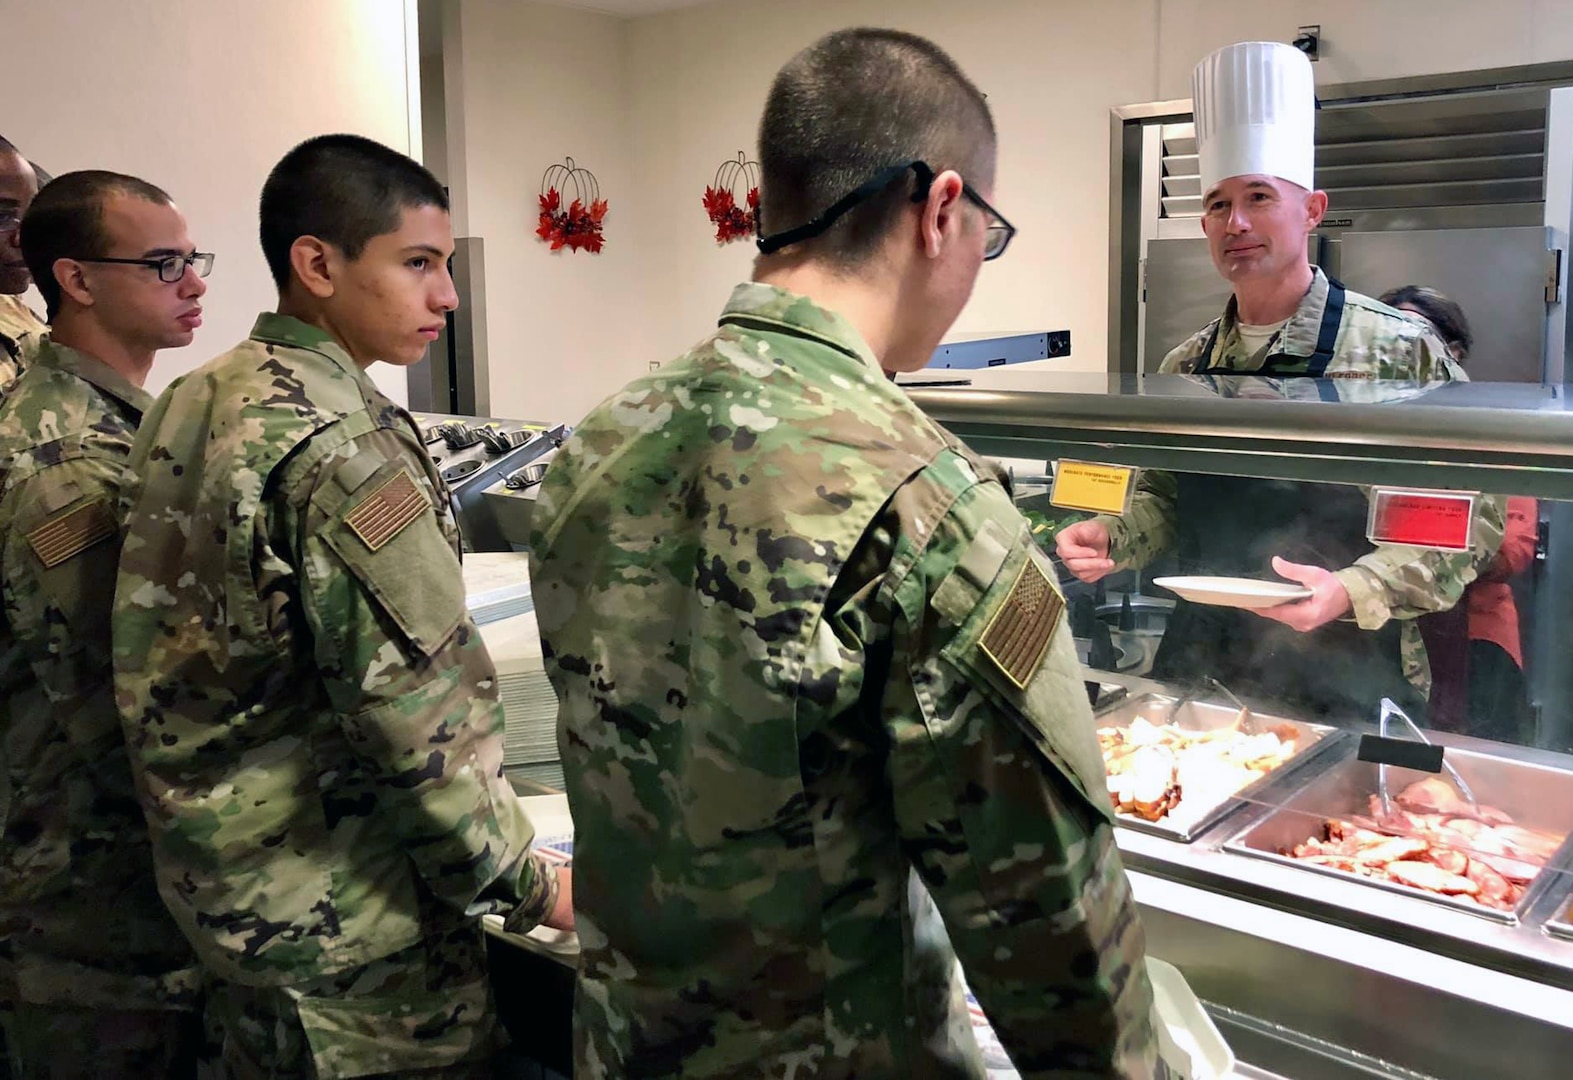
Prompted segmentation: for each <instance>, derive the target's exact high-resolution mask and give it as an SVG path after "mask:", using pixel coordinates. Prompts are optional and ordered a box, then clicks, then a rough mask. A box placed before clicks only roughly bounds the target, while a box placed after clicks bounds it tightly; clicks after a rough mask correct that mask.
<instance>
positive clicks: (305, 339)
mask: <svg viewBox="0 0 1573 1080" xmlns="http://www.w3.org/2000/svg"><path fill="white" fill-rule="evenodd" d="M251 340H253V341H260V342H262V343H263V344H265V345H283V346H285V347H286V348H291V349H310V350H311V351H312V352H314V353H318V354H320V355H322V356H325V357H327V358H328V359H329V360H332V361H333V362H334V363H335V364H337V365H339V367H341V368H343V369H344V370H345V372H346V373H348V374H350V375H353V376H354V377H355V378H356V380H357V381H361V382H367V381H369V380H370V376H369V375H367V374H366V372H365V370H364V369H363V368H362V367H361V366H360V365H359V364H357V363H356V362H355V361H354V359H353V358H351V356H350V354H349V351H348V350H347V349H345V348H344V346H343V345H341V344H339V342H338V339H336V338H335V337H334V336H333V335H332V334H330V333H328V332H327V331H326V330H323V329H322V328H320V327H316V326H312V325H311V324H310V323H308V322H302V321H301V320H300V319H297V318H295V317H294V316H293V315H280V314H278V313H277V312H273V311H264V312H263V313H262V314H261V315H258V316H257V321H256V322H255V323H254V324H253V325H252V327H251Z"/></svg>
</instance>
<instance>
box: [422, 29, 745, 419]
mask: <svg viewBox="0 0 1573 1080" xmlns="http://www.w3.org/2000/svg"><path fill="white" fill-rule="evenodd" d="M456 10H457V13H458V15H459V21H458V38H459V46H458V48H459V52H460V54H461V55H460V57H459V64H458V65H457V67H458V90H459V93H458V94H456V93H455V83H454V78H453V68H452V67H449V73H450V74H449V79H448V108H447V137H448V166H449V172H450V177H451V182H452V183H453V184H454V185H455V187H456V188H457V186H458V185H460V184H461V183H462V185H463V188H464V191H463V194H462V196H461V195H459V194H458V193H457V191H456V194H455V206H454V211H455V225H456V227H457V228H458V229H459V230H460V231H461V232H462V233H463V234H465V235H471V236H479V237H481V238H482V239H483V240H484V242H485V252H486V308H487V310H486V327H487V353H488V363H489V365H490V371H491V411H492V414H493V415H494V416H504V417H518V418H525V419H540V420H562V419H566V420H570V421H577V420H578V419H579V417H581V416H582V415H583V414H584V413H586V412H588V411H589V410H590V408H591V407H592V406H594V405H595V404H596V403H597V402H598V401H600V399H601V398H602V397H604V396H605V395H606V394H608V393H610V392H611V391H613V390H615V389H616V388H617V387H618V386H620V385H622V384H623V383H624V382H627V381H628V380H629V379H630V378H631V377H632V376H633V375H634V374H636V373H637V372H638V371H641V370H644V365H643V364H642V363H641V362H640V357H642V356H643V355H644V353H645V345H644V342H643V338H644V335H643V334H642V332H641V330H642V327H643V325H644V296H645V293H646V291H647V289H648V287H649V286H648V282H646V281H645V280H644V279H643V277H642V276H641V273H640V271H641V270H642V269H643V268H645V267H648V266H649V261H648V258H647V253H646V252H642V251H641V247H640V244H641V240H640V238H639V232H638V230H637V229H636V228H635V217H634V210H633V203H634V200H633V198H632V194H631V193H632V192H633V190H634V188H635V186H636V185H635V183H634V177H635V175H636V174H635V170H634V168H633V153H632V151H631V143H630V138H629V131H628V124H627V117H628V110H629V105H630V99H631V97H632V96H634V84H633V83H632V82H630V81H629V79H628V71H627V66H626V64H625V63H624V62H623V55H624V52H625V49H626V44H625V36H626V30H627V24H625V23H624V22H622V21H620V20H618V19H615V18H613V17H611V16H607V15H601V14H598V13H595V12H589V11H580V10H577V9H572V8H562V7H553V6H547V5H543V4H533V3H523V2H518V3H516V2H512V0H509V2H497V0H459V3H458V7H457V9H456ZM452 14H453V11H452V10H450V12H449V16H450V19H451V17H452ZM450 26H451V24H450ZM451 48H452V44H451V37H450V39H449V41H446V42H445V43H444V50H445V53H446V54H447V56H446V59H447V60H448V61H451V60H452V59H453V57H452V55H451V53H449V50H450V49H451ZM734 150H735V148H734ZM461 154H462V158H463V160H462V166H463V179H462V181H461V179H460V170H459V168H458V167H456V166H458V165H459V164H461V163H460V162H458V161H457V160H456V158H458V157H459V155H461ZM564 157H572V158H573V159H574V162H575V164H577V165H579V166H582V167H584V168H587V169H589V170H590V171H591V172H593V173H594V174H595V177H596V180H597V181H598V182H599V184H600V188H601V193H602V196H603V197H604V198H606V199H607V200H608V201H609V203H610V210H609V211H608V213H607V216H606V220H605V223H604V229H605V233H606V247H605V249H604V250H603V251H602V252H601V253H600V254H599V255H591V254H589V253H587V252H582V251H581V252H569V251H567V250H563V251H560V252H552V251H551V250H549V248H548V247H547V246H546V245H545V244H544V243H542V242H541V241H540V240H538V239H537V238H536V236H535V228H536V215H537V201H536V196H537V195H538V194H539V191H540V185H541V176H542V174H543V173H544V172H545V171H546V169H547V168H548V167H549V166H551V165H553V164H554V163H558V162H561V161H562V160H563V158H564ZM696 198H697V196H696Z"/></svg>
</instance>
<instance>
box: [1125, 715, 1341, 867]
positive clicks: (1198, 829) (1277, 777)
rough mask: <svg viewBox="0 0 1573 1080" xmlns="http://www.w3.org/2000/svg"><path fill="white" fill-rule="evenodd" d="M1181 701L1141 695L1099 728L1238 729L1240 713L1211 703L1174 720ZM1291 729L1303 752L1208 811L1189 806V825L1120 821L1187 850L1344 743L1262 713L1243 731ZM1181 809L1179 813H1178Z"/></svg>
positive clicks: (1334, 732)
mask: <svg viewBox="0 0 1573 1080" xmlns="http://www.w3.org/2000/svg"><path fill="white" fill-rule="evenodd" d="M1179 700H1180V699H1178V698H1175V697H1170V696H1168V695H1166V694H1142V695H1140V696H1138V697H1133V698H1129V699H1127V700H1125V701H1122V702H1120V703H1119V704H1118V705H1115V706H1114V707H1113V708H1110V709H1109V710H1108V711H1106V712H1103V713H1100V714H1099V715H1098V717H1097V721H1096V726H1097V727H1099V728H1110V727H1115V728H1123V727H1129V726H1130V725H1131V724H1132V723H1133V722H1134V721H1136V720H1137V719H1145V720H1147V721H1148V722H1150V723H1153V724H1160V725H1161V724H1169V723H1173V724H1176V725H1178V726H1179V727H1182V728H1185V729H1187V730H1189V731H1215V730H1217V729H1218V728H1222V727H1229V726H1231V725H1233V723H1234V719H1235V717H1236V716H1238V715H1239V714H1240V710H1239V709H1238V708H1236V707H1234V706H1233V705H1223V704H1218V703H1215V702H1210V701H1188V702H1186V703H1185V705H1184V706H1183V707H1181V709H1180V710H1179V712H1178V713H1175V715H1173V716H1171V715H1170V713H1171V712H1172V711H1173V710H1174V706H1175V703H1176V702H1177V701H1179ZM1279 725H1286V726H1288V727H1292V728H1294V729H1295V731H1296V732H1297V733H1298V735H1299V739H1298V743H1299V748H1298V749H1297V750H1295V752H1294V754H1293V755H1291V756H1290V757H1289V759H1288V760H1287V761H1285V762H1284V763H1283V764H1282V765H1280V766H1278V768H1276V769H1274V770H1273V771H1272V772H1270V773H1268V774H1267V775H1266V776H1264V777H1262V778H1261V779H1260V780H1256V781H1254V782H1252V783H1250V784H1247V785H1245V787H1243V788H1241V789H1240V790H1239V791H1236V792H1235V793H1234V794H1233V795H1230V796H1227V797H1226V798H1223V799H1220V800H1219V801H1217V802H1215V803H1213V804H1211V805H1208V806H1196V805H1194V804H1191V805H1190V808H1189V810H1188V814H1189V815H1194V817H1191V818H1189V819H1188V820H1187V821H1186V823H1185V824H1180V823H1178V822H1174V821H1171V820H1170V818H1171V817H1173V816H1174V812H1173V811H1170V813H1168V814H1166V815H1164V816H1163V817H1162V818H1160V819H1159V820H1157V821H1148V820H1147V819H1146V818H1144V817H1138V816H1136V815H1135V814H1116V815H1115V820H1116V821H1117V822H1118V823H1119V824H1120V825H1121V826H1123V827H1125V828H1128V829H1135V830H1137V831H1139V832H1146V833H1152V834H1153V835H1155V836H1162V837H1166V838H1168V839H1170V840H1178V841H1179V842H1180V843H1182V844H1189V843H1191V842H1192V841H1193V840H1195V839H1196V838H1197V837H1198V836H1200V835H1202V833H1204V832H1206V831H1207V830H1208V829H1210V828H1212V827H1213V826H1214V825H1216V824H1218V822H1219V821H1222V820H1223V818H1224V817H1226V816H1227V815H1228V814H1229V813H1230V812H1231V811H1233V810H1234V809H1235V808H1236V807H1237V806H1239V805H1240V804H1241V802H1242V801H1244V800H1246V799H1250V798H1253V797H1255V796H1257V795H1259V794H1260V793H1261V792H1262V791H1263V790H1264V789H1265V788H1266V787H1267V786H1268V785H1269V784H1274V783H1277V782H1279V781H1281V780H1282V779H1283V778H1284V777H1285V776H1288V775H1289V774H1290V773H1292V772H1294V771H1296V770H1298V769H1299V768H1300V767H1301V766H1302V765H1304V764H1305V763H1306V762H1307V761H1309V760H1310V759H1312V758H1314V757H1319V756H1320V755H1322V754H1324V753H1326V752H1327V751H1328V750H1329V749H1331V748H1332V747H1333V746H1335V745H1337V744H1339V743H1340V742H1341V741H1342V736H1343V734H1344V733H1343V732H1342V731H1340V730H1339V729H1337V728H1334V727H1329V726H1328V725H1326V724H1308V723H1306V722H1305V721H1303V720H1291V719H1289V718H1288V717H1282V716H1268V715H1265V714H1261V713H1254V712H1253V713H1251V714H1250V715H1249V716H1248V717H1247V718H1246V720H1245V723H1244V724H1243V725H1241V727H1242V730H1245V731H1247V732H1251V733H1253V734H1256V733H1260V732H1262V731H1265V730H1267V729H1268V728H1274V727H1278V726H1279ZM1185 807H1187V803H1186V798H1185V793H1184V792H1183V791H1182V792H1181V793H1180V807H1179V808H1185ZM1177 809H1178V808H1177Z"/></svg>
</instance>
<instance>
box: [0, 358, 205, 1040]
mask: <svg viewBox="0 0 1573 1080" xmlns="http://www.w3.org/2000/svg"><path fill="white" fill-rule="evenodd" d="M152 400H153V399H152V398H150V397H149V396H148V395H147V393H146V392H145V391H143V390H142V389H140V388H139V387H136V386H133V385H132V384H131V383H130V382H128V381H127V380H126V379H125V377H124V376H122V375H120V374H119V373H117V372H115V371H114V370H112V369H110V368H109V367H107V366H106V365H104V364H103V363H101V362H99V361H98V360H95V359H93V358H92V357H89V356H85V355H83V354H82V353H79V352H76V351H74V350H72V349H68V348H65V347H63V346H59V345H54V344H51V343H50V342H49V340H48V339H47V338H45V339H44V341H43V343H42V344H41V346H40V348H39V349H38V352H37V353H36V356H35V358H34V360H33V362H32V363H30V364H29V366H28V369H27V371H26V373H25V374H24V375H23V376H22V377H21V378H20V379H19V380H18V381H17V382H16V383H15V384H14V385H13V386H12V387H11V389H10V390H9V391H8V393H7V394H6V397H5V401H4V404H3V405H0V595H3V598H4V614H3V619H0V748H3V750H0V761H3V762H4V765H5V780H6V781H7V786H8V788H9V790H10V800H9V804H8V806H7V808H6V814H5V834H4V838H3V840H0V934H3V935H4V936H5V938H6V941H7V945H8V946H9V949H10V951H11V953H12V954H13V959H14V962H15V965H16V968H15V971H16V979H17V992H18V993H19V994H20V996H21V1000H23V1001H26V1002H30V1003H32V1004H38V1005H49V1004H71V1005H73V1006H75V1007H79V1008H95V1009H108V1010H135V1009H164V1008H174V1007H182V1006H190V1005H192V1004H194V1001H195V994H194V990H195V986H196V971H195V967H194V966H193V965H194V960H193V957H192V955H191V950H190V947H189V946H188V945H187V944H186V942H185V940H184V939H183V938H182V937H181V936H180V932H179V931H178V930H177V929H176V927H175V924H174V922H173V921H172V920H171V919H170V916H169V913H168V912H167V911H166V910H165V909H164V904H163V902H162V901H161V900H160V899H159V895H158V889H157V887H156V886H155V884H154V880H153V860H152V854H151V852H150V851H149V849H148V840H147V824H146V822H145V821H144V819H143V817H142V810H141V808H140V807H139V806H138V805H137V800H136V792H135V789H134V788H133V786H132V781H131V765H130V762H129V761H128V760H127V758H126V748H125V738H124V736H123V735H122V733H121V727H120V717H119V714H118V713H117V712H116V710H115V695H114V686H113V684H112V681H111V678H110V644H109V609H110V605H111V602H112V601H113V598H114V589H115V554H116V552H117V551H118V550H119V547H120V543H119V541H120V496H121V492H122V491H123V490H124V489H125V488H126V487H128V486H130V485H132V484H133V483H134V480H133V478H132V476H131V475H130V474H129V472H128V469H127V460H128V458H129V457H130V453H131V440H132V437H133V436H134V435H135V433H136V427H137V424H138V423H139V422H140V421H141V419H142V412H143V410H144V409H145V408H146V407H147V406H148V405H151V404H152Z"/></svg>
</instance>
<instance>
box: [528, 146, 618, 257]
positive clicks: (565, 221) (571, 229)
mask: <svg viewBox="0 0 1573 1080" xmlns="http://www.w3.org/2000/svg"><path fill="white" fill-rule="evenodd" d="M568 196H571V199H570V201H569V202H568V206H567V207H566V208H564V206H563V200H564V198H565V197H568ZM538 199H539V200H540V216H539V218H538V220H537V223H536V227H535V235H536V236H538V237H540V239H541V241H542V242H543V243H545V244H547V245H549V246H550V247H551V249H552V250H553V251H561V250H562V249H563V248H567V249H568V250H569V251H588V252H589V253H590V254H592V255H596V254H599V253H600V251H601V247H602V246H603V245H604V244H605V242H606V237H605V235H604V234H603V233H602V232H601V221H602V219H603V218H605V217H606V209H607V207H606V200H605V199H603V198H601V185H600V184H599V183H597V182H596V179H595V174H594V173H592V172H591V171H590V170H589V169H584V168H580V167H579V166H577V165H575V164H574V160H573V158H564V159H563V163H562V164H561V165H553V166H552V167H551V168H549V169H547V170H546V173H545V175H543V176H542V177H541V192H540V195H539V196H538Z"/></svg>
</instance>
